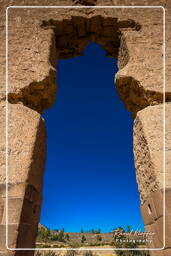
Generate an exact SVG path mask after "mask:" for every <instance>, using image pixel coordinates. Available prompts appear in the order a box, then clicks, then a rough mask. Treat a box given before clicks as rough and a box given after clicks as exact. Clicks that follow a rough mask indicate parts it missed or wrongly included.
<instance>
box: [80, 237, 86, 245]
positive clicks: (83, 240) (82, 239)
mask: <svg viewBox="0 0 171 256" xmlns="http://www.w3.org/2000/svg"><path fill="white" fill-rule="evenodd" d="M85 241H86V237H85V236H84V235H83V236H82V238H81V243H84V242H85Z"/></svg>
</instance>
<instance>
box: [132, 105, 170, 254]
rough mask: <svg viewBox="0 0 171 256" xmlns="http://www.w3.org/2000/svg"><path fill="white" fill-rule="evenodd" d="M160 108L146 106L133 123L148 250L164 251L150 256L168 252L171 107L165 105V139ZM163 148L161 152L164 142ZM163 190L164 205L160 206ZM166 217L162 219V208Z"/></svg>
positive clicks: (138, 179)
mask: <svg viewBox="0 0 171 256" xmlns="http://www.w3.org/2000/svg"><path fill="white" fill-rule="evenodd" d="M163 107H164V105H163V104H160V105H156V106H149V107H147V108H145V109H143V110H141V111H139V112H138V113H137V116H136V118H135V121H134V156H135V166H136V170H137V183H138V187H139V192H140V195H141V213H142V217H143V221H144V224H145V229H146V230H147V231H149V232H152V233H154V234H153V235H152V236H151V239H152V244H150V247H151V248H162V247H164V246H165V250H164V251H151V255H152V256H153V255H154V256H168V255H169V253H170V252H171V250H170V249H171V224H170V223H171V216H170V211H171V200H169V199H170V198H171V172H170V170H169V166H170V164H171V161H170V159H171V128H170V127H171V118H170V116H169V111H170V109H171V103H167V104H166V136H165V138H164V136H163V125H164V117H163ZM164 139H165V141H166V147H165V148H164V144H163V143H164V142H163V140H164ZM164 150H165V153H166V173H165V176H164V168H163V166H164V154H163V151H164ZM164 185H165V188H164ZM164 190H165V193H166V204H165V203H164ZM164 207H165V209H166V216H164V215H163V208H164ZM164 218H165V221H166V225H165V227H166V233H165V234H166V243H165V244H164V241H163V232H164V222H163V220H164Z"/></svg>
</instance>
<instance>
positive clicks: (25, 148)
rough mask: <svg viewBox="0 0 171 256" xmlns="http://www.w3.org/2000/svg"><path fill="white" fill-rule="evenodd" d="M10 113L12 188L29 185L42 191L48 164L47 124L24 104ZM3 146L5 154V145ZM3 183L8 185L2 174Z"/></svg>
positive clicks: (12, 108)
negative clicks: (46, 155) (45, 125)
mask: <svg viewBox="0 0 171 256" xmlns="http://www.w3.org/2000/svg"><path fill="white" fill-rule="evenodd" d="M8 113H9V118H8V120H9V121H8V152H9V157H8V183H9V187H10V186H11V185H10V184H19V183H22V182H23V183H24V182H29V184H32V185H33V186H35V187H36V189H38V190H41V186H42V184H41V183H42V178H41V176H42V175H43V170H44V161H45V128H44V121H43V120H42V119H41V117H40V115H39V114H38V113H37V112H35V111H33V110H31V109H29V108H27V107H24V106H23V105H21V104H15V105H11V104H9V111H8ZM0 146H1V149H2V151H3V149H4V148H5V145H4V143H2V144H1V145H0ZM42 160H43V162H42ZM35 170H36V171H35ZM0 183H1V184H3V183H5V172H4V173H2V174H1V177H0Z"/></svg>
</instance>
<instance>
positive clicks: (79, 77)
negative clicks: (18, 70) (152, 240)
mask: <svg viewBox="0 0 171 256" xmlns="http://www.w3.org/2000/svg"><path fill="white" fill-rule="evenodd" d="M57 70H58V72H57V76H58V77H57V83H58V87H59V89H58V95H57V99H56V102H55V104H54V105H53V107H52V108H51V109H49V110H48V111H46V112H45V113H44V114H43V117H44V119H45V120H46V127H47V134H48V135H47V162H46V171H45V178H44V191H43V206H42V213H41V223H42V224H44V225H46V226H48V227H49V228H51V229H55V228H58V229H62V228H64V229H65V231H68V232H72V231H75V232H77V231H78V232H79V231H80V230H81V228H83V229H84V230H90V229H92V228H94V229H98V228H100V229H101V230H102V231H103V232H107V231H111V230H112V229H114V228H117V227H118V226H123V227H126V226H127V225H130V226H131V227H132V228H133V229H141V230H143V222H142V219H141V215H140V209H139V205H140V202H139V193H138V188H137V184H136V178H135V168H134V160H133V138H132V129H133V120H132V118H131V115H130V113H129V112H128V111H127V110H126V109H125V107H124V105H123V103H122V102H121V101H120V99H119V97H118V95H117V92H116V89H115V85H114V75H115V73H116V72H117V60H116V59H113V58H107V57H106V56H105V52H104V50H103V49H102V48H101V47H100V46H99V45H97V44H95V43H91V44H89V45H88V47H87V48H86V49H85V51H84V56H82V57H75V58H72V59H68V60H61V61H60V62H59V63H58V66H57Z"/></svg>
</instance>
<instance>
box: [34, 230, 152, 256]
mask: <svg viewBox="0 0 171 256" xmlns="http://www.w3.org/2000/svg"><path fill="white" fill-rule="evenodd" d="M126 232H127V233H130V232H131V227H130V226H128V227H127V229H126V230H124V229H123V228H122V227H119V228H117V229H115V230H113V231H112V232H110V233H101V230H100V229H97V230H95V229H92V230H91V231H86V232H85V231H84V230H83V229H81V231H80V233H79V232H76V233H74V232H73V233H72V232H70V233H67V232H65V231H64V229H62V230H58V229H54V230H53V231H51V230H50V229H49V228H47V227H44V226H43V225H39V229H38V236H37V242H36V244H37V248H50V247H51V248H68V247H70V248H79V247H86V246H88V247H90V246H103V247H105V246H108V247H111V248H113V252H114V251H115V255H117V256H149V252H148V251H136V250H135V251H131V250H130V251H117V250H115V249H117V248H140V247H141V248H144V247H146V244H145V243H142V242H141V243H140V242H139V241H138V240H137V241H136V237H135V234H134V232H132V233H131V239H130V241H128V238H127V237H126V235H125V233H126ZM132 240H134V241H132ZM76 253H77V252H76V251H67V252H66V255H63V256H75V255H76ZM56 255H57V256H59V255H60V253H57V252H56V254H55V252H54V251H49V252H46V253H44V254H41V253H40V254H39V252H37V254H36V256H56ZM95 255H96V254H95V253H92V251H86V252H85V253H84V256H95ZM96 256H97V255H96Z"/></svg>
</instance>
